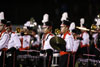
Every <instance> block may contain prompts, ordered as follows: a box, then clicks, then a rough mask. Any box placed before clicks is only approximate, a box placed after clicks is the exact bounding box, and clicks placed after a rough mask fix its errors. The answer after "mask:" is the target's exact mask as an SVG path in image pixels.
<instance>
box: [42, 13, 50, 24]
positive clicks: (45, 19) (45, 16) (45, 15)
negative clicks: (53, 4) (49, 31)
mask: <svg viewBox="0 0 100 67" xmlns="http://www.w3.org/2000/svg"><path fill="white" fill-rule="evenodd" d="M47 21H49V15H48V14H44V15H43V20H42V23H45V22H47Z"/></svg>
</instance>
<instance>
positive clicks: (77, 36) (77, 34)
mask: <svg viewBox="0 0 100 67" xmlns="http://www.w3.org/2000/svg"><path fill="white" fill-rule="evenodd" d="M72 34H73V36H74V45H73V53H72V54H73V67H75V62H76V60H77V58H78V53H77V51H78V48H79V45H80V31H79V30H78V29H74V30H72Z"/></svg>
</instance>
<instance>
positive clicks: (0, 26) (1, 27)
mask: <svg viewBox="0 0 100 67" xmlns="http://www.w3.org/2000/svg"><path fill="white" fill-rule="evenodd" d="M3 29H4V24H2V23H0V31H2V30H3Z"/></svg>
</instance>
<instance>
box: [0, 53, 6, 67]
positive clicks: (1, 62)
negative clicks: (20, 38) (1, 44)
mask: <svg viewBox="0 0 100 67" xmlns="http://www.w3.org/2000/svg"><path fill="white" fill-rule="evenodd" d="M6 59H7V56H6V51H2V54H1V56H0V67H6Z"/></svg>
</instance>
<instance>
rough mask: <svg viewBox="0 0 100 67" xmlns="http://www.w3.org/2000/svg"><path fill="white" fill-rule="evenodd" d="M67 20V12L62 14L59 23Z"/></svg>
mask: <svg viewBox="0 0 100 67" xmlns="http://www.w3.org/2000/svg"><path fill="white" fill-rule="evenodd" d="M67 18H68V13H67V12H64V13H63V14H62V17H61V21H64V20H67Z"/></svg>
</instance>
